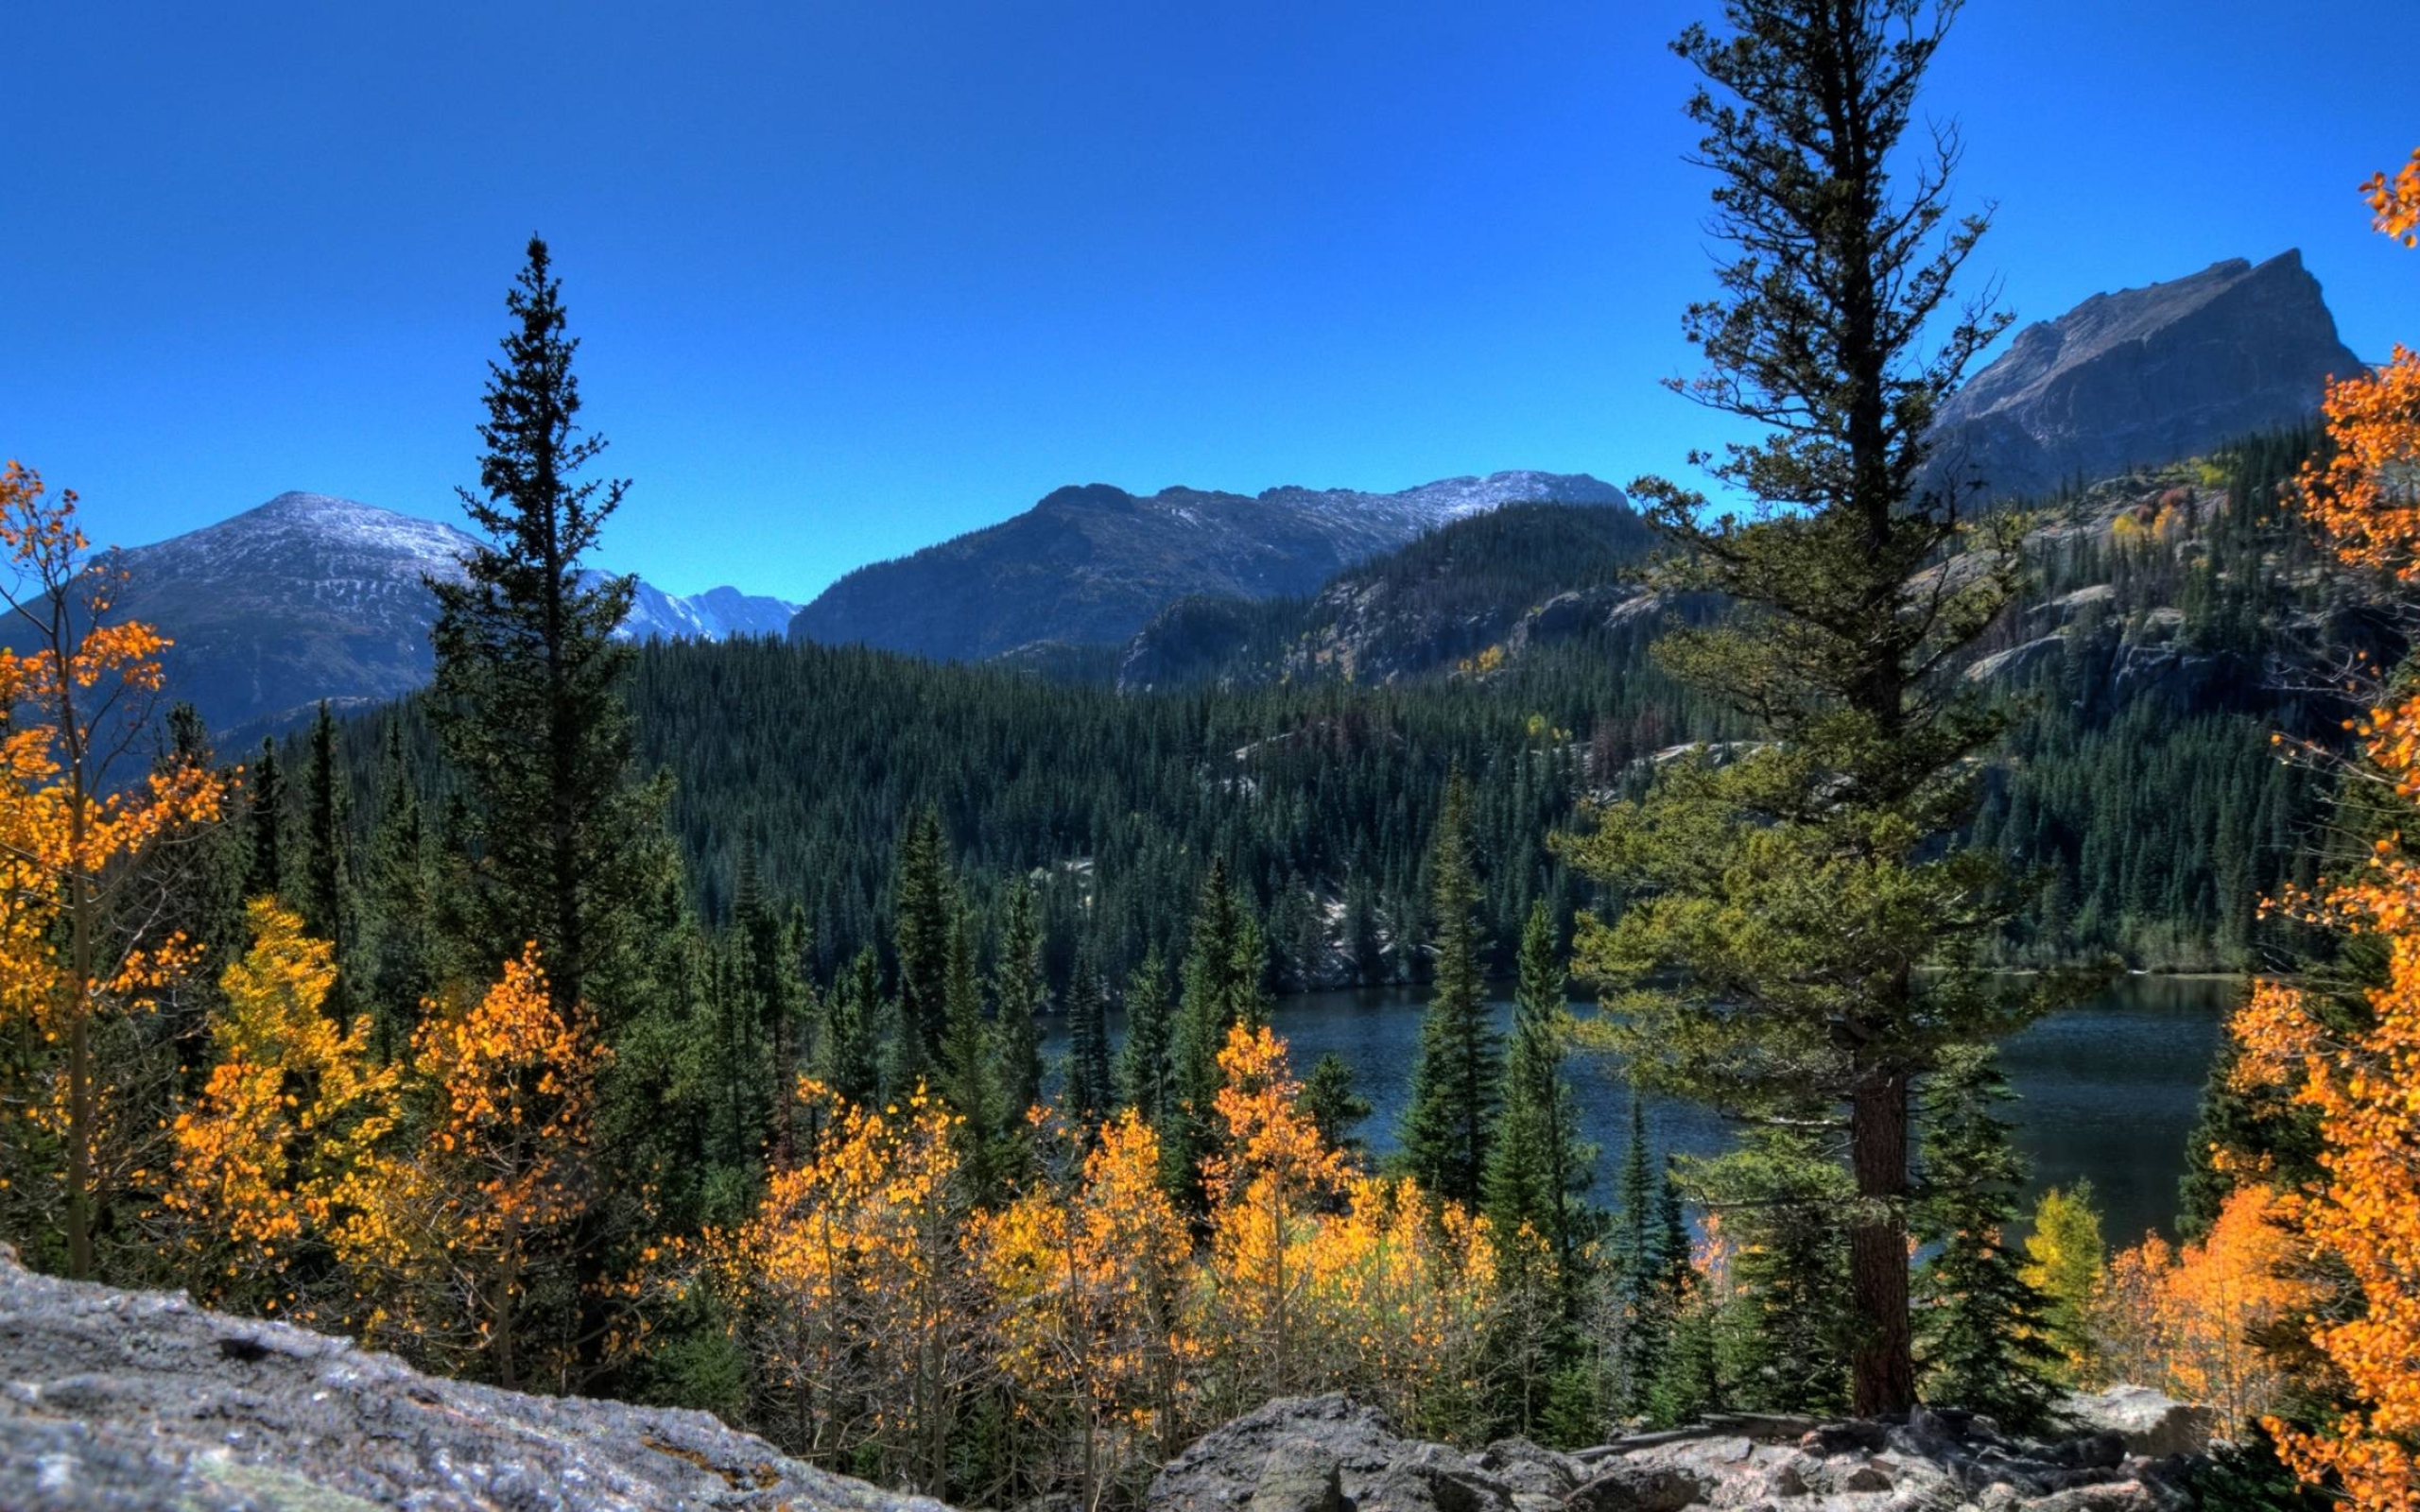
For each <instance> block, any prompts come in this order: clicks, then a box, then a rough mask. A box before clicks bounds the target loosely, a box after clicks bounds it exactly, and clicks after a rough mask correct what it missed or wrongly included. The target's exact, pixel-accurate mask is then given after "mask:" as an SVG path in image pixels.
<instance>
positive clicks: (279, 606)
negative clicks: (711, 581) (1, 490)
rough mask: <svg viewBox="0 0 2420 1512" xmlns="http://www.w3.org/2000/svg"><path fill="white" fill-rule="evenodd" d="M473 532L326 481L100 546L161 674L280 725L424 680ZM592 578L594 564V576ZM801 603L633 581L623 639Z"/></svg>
mask: <svg viewBox="0 0 2420 1512" xmlns="http://www.w3.org/2000/svg"><path fill="white" fill-rule="evenodd" d="M476 544H477V542H476V541H474V540H473V539H472V538H471V537H470V536H469V535H467V534H465V533H464V532H462V531H460V530H457V529H456V528H454V527H453V526H452V525H449V524H440V523H439V522H437V521H434V520H423V519H422V518H420V517H419V516H417V515H408V514H402V513H399V512H397V511H395V510H392V509H382V508H379V507H377V506H375V505H368V504H362V503H359V502H358V501H356V500H353V499H339V498H335V497H333V496H331V495H328V494H323V493H281V494H279V495H278V496H277V497H276V498H274V499H271V500H269V501H268V503H267V504H264V505H261V506H259V507H256V508H251V509H247V510H245V511H244V512H243V513H242V514H239V515H234V516H233V517H231V518H229V519H226V520H222V521H220V522H218V523H217V524H214V525H208V526H205V527H203V528H202V529H199V530H195V531H189V532H187V533H186V534H184V535H182V536H176V537H173V538H171V539H169V540H167V541H160V542H157V543H156V544H153V545H148V546H133V547H129V548H125V549H122V550H117V551H112V552H111V553H109V554H108V558H109V560H110V562H111V564H112V566H114V567H116V568H118V569H120V570H122V571H124V572H125V573H126V575H127V581H126V587H125V591H124V593H122V594H121V595H120V597H119V601H118V614H119V616H120V617H122V618H131V619H140V620H145V621H147V622H149V623H150V624H152V625H153V626H156V627H158V628H159V629H160V630H161V631H163V632H164V634H166V635H167V636H168V637H169V638H170V639H172V640H173V641H174V642H175V643H176V644H175V645H174V647H173V648H171V649H170V650H169V652H168V653H167V656H166V658H165V662H166V670H167V678H168V685H169V687H171V688H173V689H174V690H175V691H176V696H178V697H181V698H184V699H187V700H189V701H190V702H192V703H193V705H194V706H195V707H196V708H198V709H199V710H200V711H201V713H202V716H203V718H204V719H205V720H206V721H207V722H208V723H209V725H210V726H211V728H212V729H213V730H216V731H217V732H219V733H220V734H221V735H222V736H238V735H246V734H258V733H260V732H262V731H264V730H276V729H278V728H281V727H283V726H286V725H290V724H292V723H294V722H295V721H297V720H298V719H300V718H302V716H304V715H305V714H307V713H309V711H310V709H311V708H312V707H313V706H314V705H315V704H317V703H318V702H319V701H320V700H321V699H323V698H324V699H327V700H329V701H330V702H333V703H335V704H337V705H339V706H350V705H359V704H368V703H376V702H380V701H383V700H385V699H388V698H392V697H396V696H401V695H403V694H406V693H409V692H411V691H413V690H414V689H416V688H419V687H422V686H423V685H425V684H426V683H427V681H428V679H429V677H430V675H431V672H432V670H433V668H434V662H433V660H432V656H431V653H430V650H429V644H428V632H429V627H430V626H432V625H433V624H435V623H436V619H437V599H436V596H435V595H434V594H432V593H429V591H428V589H427V587H426V585H425V584H424V582H423V578H426V577H432V576H433V577H437V578H441V579H449V580H450V579H455V578H458V577H459V576H460V575H461V570H462V569H461V558H462V557H463V555H464V554H465V553H466V552H469V551H471V550H473V549H474V548H475V546H476ZM591 576H595V575H591ZM796 609H797V606H796V605H793V604H789V603H787V602H785V601H783V600H781V599H776V598H767V597H761V596H755V595H751V594H746V593H740V592H739V591H738V590H737V589H733V588H717V589H711V590H709V591H707V592H706V593H697V594H691V595H687V596H685V597H684V596H681V595H677V594H672V593H665V592H663V591H662V590H660V589H657V588H655V587H653V586H651V585H649V584H648V583H646V582H641V583H640V585H639V590H638V597H637V600H636V602H635V603H634V604H633V605H632V607H631V616H630V618H629V619H628V620H627V621H625V622H624V624H623V626H622V630H621V633H622V634H623V635H624V636H625V637H626V638H632V639H640V640H648V639H657V638H663V639H672V638H676V637H688V638H694V639H705V640H721V639H723V638H725V637H727V636H731V635H778V634H780V633H781V632H782V630H783V628H784V627H786V626H787V624H788V622H789V617H790V615H791V614H792V613H794V612H795V611H796Z"/></svg>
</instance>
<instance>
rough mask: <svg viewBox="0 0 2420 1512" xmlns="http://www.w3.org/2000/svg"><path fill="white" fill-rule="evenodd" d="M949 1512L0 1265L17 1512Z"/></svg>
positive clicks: (311, 1341)
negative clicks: (715, 1511)
mask: <svg viewBox="0 0 2420 1512" xmlns="http://www.w3.org/2000/svg"><path fill="white" fill-rule="evenodd" d="M393 1506H407V1507H411V1508H413V1509H414V1512H655V1509H664V1512H671V1509H674V1508H682V1509H703V1508H762V1509H765V1512H772V1509H775V1508H785V1509H790V1512H946V1509H945V1508H942V1506H941V1504H940V1503H936V1502H931V1501H927V1500H925V1499H923V1498H921V1497H909V1496H901V1495H896V1494H893V1493H890V1492H887V1491H881V1490H877V1489H875V1488H874V1487H873V1486H868V1485H866V1484H865V1483H863V1482H861V1481H853V1480H849V1479H847V1478H845V1477H842V1476H838V1475H832V1474H828V1473H826V1472H825V1471H822V1470H819V1469H814V1468H813V1467H811V1466H807V1465H802V1464H800V1463H798V1462H797V1461H795V1460H792V1459H789V1458H787V1457H786V1456H784V1455H783V1454H781V1453H779V1452H776V1451H775V1450H774V1449H773V1448H772V1446H771V1445H769V1444H767V1443H766V1442H765V1441H764V1440H762V1439H760V1438H755V1437H752V1436H751V1435H747V1434H741V1433H735V1432H733V1431H732V1430H731V1429H729V1428H726V1427H724V1426H723V1425H722V1424H721V1423H719V1422H717V1421H716V1420H715V1419H714V1418H713V1417H708V1416H707V1415H706V1414H704V1413H699V1412H680V1411H673V1410H669V1409H663V1408H648V1407H631V1406H624V1405H622V1404H620V1403H618V1402H608V1401H590V1400H579V1399H576V1398H555V1397H531V1396H523V1395H520V1394H517V1393H514V1392H510V1391H499V1390H495V1389H493V1388H492V1387H488V1386H476V1385H467V1384H464V1383H459V1382H454V1381H444V1380H440V1379H437V1378H435V1377H431V1376H424V1375H422V1374H420V1373H419V1372H417V1371H414V1370H412V1369H411V1368H410V1367H408V1366H406V1365H404V1364H403V1363H402V1362H401V1361H399V1360H396V1359H395V1358H393V1357H392V1356H390V1355H384V1354H374V1353H372V1352H370V1351H367V1350H364V1349H356V1348H354V1346H353V1345H351V1344H349V1343H347V1342H345V1341H343V1340H341V1339H332V1338H329V1337H327V1336H325V1335H323V1334H318V1333H312V1332H307V1331H305V1330H302V1329H298V1328H291V1327H288V1326H286V1325H285V1324H282V1323H263V1322H253V1321H249V1320H246V1319H241V1318H233V1317H228V1316H225V1315H223V1314H215V1313H211V1312H208V1311H205V1310H204V1309H202V1308H199V1307H197V1306H195V1305H194V1304H193V1303H192V1302H190V1301H188V1300H186V1299H185V1298H184V1297H182V1296H176V1295H170V1294H164V1293H143V1292H122V1291H115V1290H112V1289H110V1288H108V1287H102V1286H89V1285H78V1284H75V1283H72V1282H68V1281H62V1280H53V1279H51V1278H48V1277H43V1276H36V1275H33V1274H31V1273H30V1272H28V1271H26V1270H25V1269H24V1268H23V1267H21V1266H20V1265H18V1264H17V1263H16V1259H15V1257H14V1256H13V1255H12V1254H10V1253H9V1251H8V1249H7V1247H6V1246H0V1507H6V1508H8V1509H9V1512H102V1509H109V1512H148V1509H152V1508H158V1509H161V1512H167V1509H170V1508H174V1509H177V1512H267V1509H272V1508H292V1509H297V1512H300V1509H304V1508H309V1509H314V1512H370V1509H372V1508H377V1507H393Z"/></svg>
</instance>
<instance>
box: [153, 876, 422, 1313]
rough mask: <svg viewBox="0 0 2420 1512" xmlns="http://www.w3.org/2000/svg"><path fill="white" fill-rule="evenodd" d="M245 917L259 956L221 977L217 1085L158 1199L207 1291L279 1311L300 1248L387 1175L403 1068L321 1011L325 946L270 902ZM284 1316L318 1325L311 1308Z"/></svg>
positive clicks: (317, 1240) (200, 1107)
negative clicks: (381, 1158)
mask: <svg viewBox="0 0 2420 1512" xmlns="http://www.w3.org/2000/svg"><path fill="white" fill-rule="evenodd" d="M246 911H247V913H248V914H249V916H250V918H251V926H252V938H253V944H252V948H251V952H250V953H249V954H246V955H245V957H244V958H243V959H242V960H240V961H237V962H235V963H234V964H233V965H231V966H230V967H228V969H227V971H226V973H225V974H224V975H223V976H222V977H221V978H220V986H221V987H222V988H224V990H225V992H226V995H227V1006H226V1008H225V1010H224V1011H223V1013H222V1014H221V1015H220V1016H219V1017H217V1018H216V1019H215V1020H214V1022H212V1023H211V1026H210V1038H211V1048H212V1053H213V1054H212V1065H211V1068H210V1076H209V1080H208V1082H207V1083H206V1084H205V1085H204V1086H203V1088H202V1091H201V1094H200V1096H199V1097H198V1098H197V1099H196V1100H195V1102H194V1105H193V1107H191V1108H187V1109H186V1110H184V1111H183V1112H181V1113H179V1114H178V1115H177V1117H176V1120H175V1124H174V1125H173V1129H172V1136H171V1137H172V1141H173V1144H174V1149H175V1155H174V1177H173V1181H172V1183H171V1185H170V1187H169V1189H168V1191H167V1192H166V1194H164V1199H163V1201H164V1207H165V1208H166V1209H167V1210H168V1211H170V1212H171V1213H173V1214H176V1215H178V1216H180V1217H182V1219H184V1220H186V1221H185V1223H184V1224H183V1226H182V1228H183V1235H182V1237H183V1240H184V1243H185V1244H186V1246H188V1248H189V1249H191V1250H192V1251H193V1252H194V1258H195V1259H196V1260H197V1261H199V1262H200V1263H199V1264H197V1265H195V1266H194V1268H193V1273H194V1274H195V1275H196V1277H197V1278H199V1280H198V1284H197V1286H196V1290H197V1293H198V1294H199V1295H200V1296H202V1297H205V1298H206V1299H208V1300H210V1301H212V1302H214V1303H216V1304H219V1305H233V1306H245V1307H259V1308H261V1309H262V1310H264V1311H278V1310H279V1309H278V1307H277V1301H278V1299H279V1298H280V1297H289V1296H292V1295H293V1294H294V1293H295V1290H296V1285H297V1283H296V1282H295V1280H293V1277H294V1274H295V1270H296V1263H297V1261H298V1260H299V1259H300V1258H301V1257H302V1255H303V1253H304V1250H305V1246H310V1247H312V1248H319V1247H320V1246H322V1245H323V1244H324V1242H325V1240H326V1238H327V1236H328V1235H329V1234H330V1233H331V1232H332V1231H333V1230H334V1229H337V1228H339V1227H341V1226H342V1225H343V1224H344V1223H345V1222H347V1221H348V1219H349V1217H350V1215H351V1214H352V1213H354V1211H357V1207H358V1204H359V1201H360V1199H361V1194H362V1188H361V1183H363V1182H366V1181H374V1180H377V1179H379V1178H380V1177H379V1169H378V1153H377V1152H378V1146H379V1143H380V1142H381V1141H382V1140H384V1139H385V1138H386V1136H387V1134H388V1132H389V1130H390V1129H391V1128H392V1127H393V1126H394V1122H395V1090H396V1072H395V1070H394V1068H392V1067H389V1066H383V1065H380V1064H379V1063H378V1062H377V1060H376V1057H374V1055H373V1054H372V1048H371V1045H372V1031H371V1023H370V1020H369V1019H368V1018H367V1017H366V1016H365V1017H363V1018H360V1019H357V1020H355V1021H354V1023H353V1024H352V1025H351V1026H350V1027H349V1028H348V1027H346V1026H344V1025H341V1024H339V1023H337V1022H336V1021H335V1020H333V1019H331V1018H329V1017H328V1016H327V1014H326V1013H325V1012H323V1011H322V1009H323V1006H324V1005H325V1004H326V1002H327V996H328V989H329V988H331V987H333V986H334V985H335V983H336V977H337V971H336V964H335V960H334V952H333V951H332V950H331V948H330V947H329V945H328V943H327V942H326V941H325V940H319V939H313V938H311V937H309V936H306V935H305V934H304V933H303V931H302V919H301V918H300V917H299V916H297V915H295V914H294V913H292V912H290V911H288V910H286V909H285V908H282V907H280V906H279V905H278V903H277V902H276V900H274V899H271V898H260V899H255V900H253V902H251V904H250V905H249V907H248V909H247V910H246ZM285 1311H289V1312H294V1313H296V1314H299V1315H301V1316H302V1317H303V1318H305V1319H306V1320H311V1319H314V1318H316V1317H318V1314H317V1313H316V1312H315V1311H314V1308H313V1306H312V1305H310V1304H309V1303H305V1304H304V1305H302V1306H301V1307H292V1306H289V1307H288V1308H286V1309H285ZM332 1321H337V1322H350V1321H352V1319H351V1317H350V1315H349V1314H337V1316H335V1317H334V1318H333V1319H332Z"/></svg>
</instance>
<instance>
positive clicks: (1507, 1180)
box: [1484, 902, 1600, 1317]
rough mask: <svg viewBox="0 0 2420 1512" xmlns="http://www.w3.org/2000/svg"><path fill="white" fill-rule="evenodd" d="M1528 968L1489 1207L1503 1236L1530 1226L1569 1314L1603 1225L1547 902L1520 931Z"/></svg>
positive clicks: (1489, 1176)
mask: <svg viewBox="0 0 2420 1512" xmlns="http://www.w3.org/2000/svg"><path fill="white" fill-rule="evenodd" d="M1520 971H1521V977H1520V988H1519V992H1518V995H1517V997H1516V998H1515V1001H1514V1007H1513V1043H1512V1048H1511V1052H1510V1054H1509V1055H1508V1056H1507V1057H1506V1060H1505V1068H1504V1108H1503V1111H1502V1112H1501V1113H1500V1114H1499V1115H1498V1116H1497V1118H1496V1124H1495V1138H1494V1141H1493V1143H1491V1145H1490V1147H1489V1150H1488V1160H1487V1170H1486V1178H1485V1182H1484V1189H1485V1190H1484V1195H1485V1198H1486V1208H1485V1211H1486V1213H1487V1219H1488V1222H1489V1223H1490V1224H1491V1225H1493V1226H1494V1228H1495V1232H1496V1234H1497V1235H1498V1236H1499V1239H1507V1238H1509V1237H1510V1236H1513V1235H1517V1234H1518V1233H1519V1232H1520V1231H1521V1229H1522V1227H1523V1226H1524V1225H1527V1226H1528V1227H1529V1228H1530V1230H1531V1231H1533V1232H1535V1233H1536V1234H1537V1236H1538V1237H1539V1238H1540V1239H1542V1240H1544V1241H1545V1242H1546V1246H1547V1253H1548V1254H1549V1255H1550V1256H1552V1257H1553V1260H1554V1264H1555V1274H1556V1279H1557V1282H1558V1284H1559V1286H1560V1287H1561V1290H1562V1297H1563V1302H1564V1314H1565V1315H1566V1317H1568V1316H1571V1315H1574V1314H1576V1313H1577V1311H1578V1302H1579V1295H1580V1294H1579V1286H1580V1282H1581V1280H1582V1275H1581V1271H1582V1265H1581V1251H1582V1246H1585V1245H1586V1244H1587V1243H1588V1242H1589V1241H1590V1240H1591V1239H1592V1238H1594V1237H1595V1233H1596V1230H1597V1229H1599V1227H1600V1225H1599V1214H1597V1213H1596V1212H1595V1211H1593V1210H1591V1209H1590V1208H1589V1206H1588V1202H1587V1192H1588V1185H1589V1182H1590V1180H1591V1179H1592V1178H1593V1176H1594V1173H1595V1171H1596V1168H1597V1149H1596V1146H1594V1145H1592V1144H1589V1143H1586V1142H1585V1141H1583V1140H1582V1139H1581V1137H1580V1109H1579V1106H1578V1103H1577V1101H1576V1099H1575V1098H1574V1097H1573V1096H1572V1091H1571V1085H1570V1083H1569V1082H1567V1081H1565V1080H1564V1074H1563V1057H1564V1042H1565V1040H1566V1038H1567V1035H1568V1032H1569V1022H1568V1021H1569V1019H1570V1009H1569V1007H1568V1006H1567V1005H1566V1002H1565V998H1564V974H1563V961H1562V959H1561V958H1560V957H1559V956H1558V955H1557V954H1555V941H1554V920H1553V916H1551V915H1550V914H1548V913H1547V905H1546V904H1545V903H1543V902H1538V903H1533V904H1531V905H1530V919H1529V922H1528V924H1527V925H1526V926H1525V927H1524V928H1523V929H1522V932H1521V956H1520Z"/></svg>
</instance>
